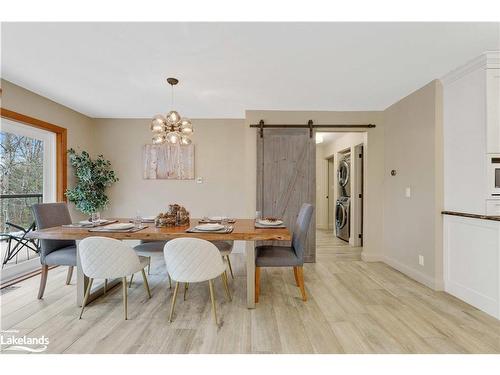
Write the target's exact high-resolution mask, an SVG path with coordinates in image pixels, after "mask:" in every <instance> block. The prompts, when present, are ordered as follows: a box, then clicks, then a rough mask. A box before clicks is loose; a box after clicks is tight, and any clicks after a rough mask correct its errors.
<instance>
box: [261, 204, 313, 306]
mask: <svg viewBox="0 0 500 375" xmlns="http://www.w3.org/2000/svg"><path fill="white" fill-rule="evenodd" d="M313 211H314V207H313V206H312V205H311V204H308V203H305V204H303V205H302V207H301V208H300V212H299V215H298V216H297V221H296V223H295V227H294V229H293V235H292V246H257V247H256V248H255V253H256V257H255V302H259V294H260V269H261V267H293V274H294V276H295V282H296V283H297V286H298V287H299V288H300V292H301V293H302V300H304V301H307V296H306V289H305V286H304V271H303V265H304V251H305V246H306V240H307V232H308V230H309V224H310V223H311V217H312V214H313Z"/></svg>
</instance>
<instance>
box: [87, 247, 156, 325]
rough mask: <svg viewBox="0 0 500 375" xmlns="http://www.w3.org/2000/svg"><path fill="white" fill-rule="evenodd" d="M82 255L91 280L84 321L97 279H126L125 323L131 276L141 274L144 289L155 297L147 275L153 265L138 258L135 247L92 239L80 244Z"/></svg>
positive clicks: (124, 283)
mask: <svg viewBox="0 0 500 375" xmlns="http://www.w3.org/2000/svg"><path fill="white" fill-rule="evenodd" d="M78 252H79V255H80V260H81V264H82V270H83V273H84V274H85V276H87V277H88V278H89V279H90V280H89V283H88V285H87V289H86V291H85V297H84V299H83V304H82V310H81V312H80V319H81V318H82V315H83V310H84V308H85V304H86V303H87V300H88V298H89V294H90V289H91V288H92V282H93V280H94V279H115V278H121V279H122V288H123V307H124V311H125V320H127V275H133V274H134V273H136V272H139V271H141V273H142V279H143V282H144V288H145V289H146V293H147V295H148V297H149V298H151V291H150V290H149V285H148V279H147V277H146V273H145V272H144V269H145V268H146V267H147V266H148V264H149V262H148V258H146V257H140V256H138V255H137V254H136V253H135V251H134V250H133V249H132V248H131V247H129V246H127V245H125V244H124V243H123V242H121V241H119V240H115V239H113V238H107V237H88V238H85V239H83V240H82V241H81V242H80V244H79V248H78Z"/></svg>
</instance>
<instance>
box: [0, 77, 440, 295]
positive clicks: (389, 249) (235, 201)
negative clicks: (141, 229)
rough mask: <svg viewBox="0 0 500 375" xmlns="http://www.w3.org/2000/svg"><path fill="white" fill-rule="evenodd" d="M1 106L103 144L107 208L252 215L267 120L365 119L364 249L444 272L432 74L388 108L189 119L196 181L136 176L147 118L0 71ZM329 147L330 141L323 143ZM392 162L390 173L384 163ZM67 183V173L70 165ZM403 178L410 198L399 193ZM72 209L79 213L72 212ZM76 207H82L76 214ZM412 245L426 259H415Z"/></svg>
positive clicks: (89, 144)
mask: <svg viewBox="0 0 500 375" xmlns="http://www.w3.org/2000/svg"><path fill="white" fill-rule="evenodd" d="M1 82H2V88H3V95H2V107H4V108H7V109H10V110H13V111H16V112H20V113H22V114H25V115H28V116H32V117H36V118H39V119H41V120H44V121H48V122H52V123H54V124H56V125H59V126H62V127H65V128H67V129H68V146H69V147H74V148H77V149H80V150H83V149H85V150H87V151H89V152H90V153H92V154H96V153H102V154H104V156H105V157H106V158H108V159H110V160H111V162H112V165H113V168H114V169H115V170H116V172H117V174H118V176H119V177H120V181H119V182H118V183H116V184H115V185H114V186H113V187H112V188H111V189H110V190H109V197H110V201H111V204H110V206H109V208H108V211H107V212H105V215H109V216H114V215H118V216H129V215H133V214H135V212H136V211H137V210H139V211H140V212H141V214H142V215H154V214H156V213H157V212H159V211H161V210H163V209H165V208H166V206H167V205H168V204H169V203H171V202H179V203H182V204H184V205H186V206H187V207H188V209H189V210H191V213H192V215H193V216H203V215H215V214H227V215H230V216H240V217H253V215H254V213H255V198H256V129H251V128H249V126H248V125H249V124H253V123H258V121H259V120H261V119H263V120H264V121H265V122H266V123H283V124H290V125H293V124H304V123H307V121H308V120H309V119H312V120H313V121H314V123H315V124H332V123H333V124H367V123H374V124H376V125H377V127H376V128H373V129H369V130H368V131H367V133H366V134H367V145H366V149H365V157H366V159H365V161H366V164H365V187H366V191H365V202H364V203H365V210H364V223H365V226H364V234H365V236H364V240H365V242H364V249H363V259H365V260H368V261H369V260H383V261H386V262H387V263H389V264H391V265H393V266H394V267H396V268H398V269H399V270H401V271H402V272H404V273H406V274H408V275H410V276H411V277H414V278H416V279H417V280H419V281H421V282H424V283H426V284H427V285H430V286H436V287H438V288H439V280H440V279H441V278H442V277H441V276H440V275H441V272H442V264H441V261H442V254H441V249H442V246H441V241H442V238H441V237H442V236H441V233H442V230H441V216H440V210H441V207H442V195H443V193H442V120H441V102H440V101H441V87H440V84H439V82H437V81H434V82H431V83H430V84H428V85H427V86H425V87H423V88H421V89H420V90H418V91H416V92H414V93H413V94H411V95H409V96H408V97H406V98H404V99H402V100H401V101H399V102H397V103H395V104H394V105H392V106H391V107H389V108H388V109H387V110H386V111H384V112H377V111H371V112H370V111H367V112H329V111H259V110H249V111H247V112H246V118H245V119H234V120H227V119H225V120H194V125H195V131H196V132H195V135H194V137H193V140H194V143H195V168H196V170H195V174H196V176H197V177H202V178H203V183H202V184H197V183H196V182H195V181H172V180H170V181H168V180H162V181H148V180H143V179H142V173H141V172H142V166H141V161H142V155H141V150H142V146H143V145H144V144H146V143H148V142H150V132H149V120H148V119H90V118H88V117H86V116H84V115H82V114H80V113H78V112H75V111H73V110H71V109H69V108H67V107H64V106H62V105H59V104H57V103H55V102H53V101H50V100H48V99H46V98H44V97H41V96H39V95H37V94H35V93H33V92H30V91H27V90H25V89H23V88H21V87H19V86H16V85H13V84H12V83H10V82H7V81H4V80H2V81H1ZM325 152H326V153H327V151H325ZM391 169H396V170H397V171H398V174H397V176H396V177H390V174H389V172H390V170H391ZM68 172H69V173H68V176H69V185H71V184H72V181H73V178H72V173H71V169H69V171H68ZM406 186H410V187H411V188H412V198H411V199H407V198H405V197H404V189H405V187H406ZM72 214H73V215H75V216H76V213H75V212H73V213H72ZM77 217H81V215H78V216H77ZM418 254H422V255H424V257H425V266H424V267H421V266H419V265H418Z"/></svg>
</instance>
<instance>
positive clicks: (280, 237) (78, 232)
mask: <svg viewBox="0 0 500 375" xmlns="http://www.w3.org/2000/svg"><path fill="white" fill-rule="evenodd" d="M118 220H119V221H120V222H123V223H128V222H129V221H130V219H123V218H121V219H118ZM198 220H199V219H191V222H190V224H189V225H186V226H182V227H164V228H156V227H155V225H154V224H152V223H144V224H143V225H145V226H147V228H145V229H142V230H140V231H138V232H132V233H118V232H89V230H88V228H63V227H60V226H59V227H53V228H46V229H41V230H37V231H34V232H30V233H29V234H28V236H29V237H30V238H38V239H44V240H82V239H84V238H87V237H92V236H100V237H110V238H116V239H118V240H170V239H173V238H179V237H192V238H201V239H204V240H209V241H215V240H241V241H290V240H291V234H290V231H289V230H288V229H286V228H264V229H260V228H255V226H254V220H253V219H236V222H235V223H234V224H231V225H234V230H233V232H232V233H187V232H186V230H187V229H189V228H191V227H193V226H195V225H197V224H198Z"/></svg>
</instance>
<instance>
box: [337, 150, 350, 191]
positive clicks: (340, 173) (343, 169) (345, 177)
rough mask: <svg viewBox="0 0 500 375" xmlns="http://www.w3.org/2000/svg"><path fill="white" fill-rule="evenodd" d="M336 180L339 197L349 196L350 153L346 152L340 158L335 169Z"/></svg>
mask: <svg viewBox="0 0 500 375" xmlns="http://www.w3.org/2000/svg"><path fill="white" fill-rule="evenodd" d="M337 181H338V184H339V187H340V194H339V195H340V196H341V197H350V196H351V155H350V154H346V155H345V156H344V157H343V158H342V159H340V162H339V167H338V169H337Z"/></svg>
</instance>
